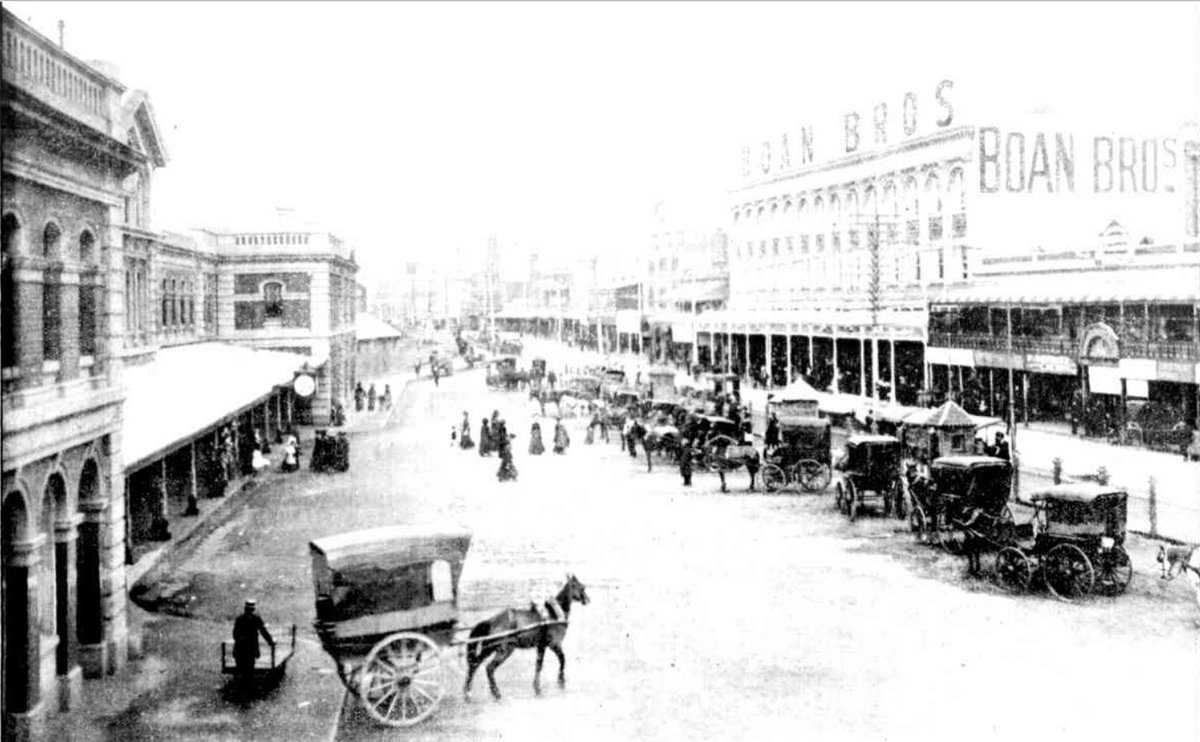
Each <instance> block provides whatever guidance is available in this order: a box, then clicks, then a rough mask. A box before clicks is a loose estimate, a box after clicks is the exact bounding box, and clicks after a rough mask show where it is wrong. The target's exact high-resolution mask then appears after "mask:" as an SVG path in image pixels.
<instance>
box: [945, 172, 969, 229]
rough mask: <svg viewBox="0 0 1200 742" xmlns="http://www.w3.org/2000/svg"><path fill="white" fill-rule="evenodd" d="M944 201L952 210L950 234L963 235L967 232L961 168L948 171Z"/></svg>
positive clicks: (964, 185)
mask: <svg viewBox="0 0 1200 742" xmlns="http://www.w3.org/2000/svg"><path fill="white" fill-rule="evenodd" d="M946 201H947V205H948V206H949V207H950V211H952V212H953V213H952V215H951V217H950V219H951V221H952V222H953V223H952V225H951V230H952V231H951V235H952V236H953V237H965V236H966V234H967V186H966V180H965V179H964V178H963V169H962V168H961V167H956V168H954V169H953V170H951V171H950V179H949V182H948V183H947V185H946Z"/></svg>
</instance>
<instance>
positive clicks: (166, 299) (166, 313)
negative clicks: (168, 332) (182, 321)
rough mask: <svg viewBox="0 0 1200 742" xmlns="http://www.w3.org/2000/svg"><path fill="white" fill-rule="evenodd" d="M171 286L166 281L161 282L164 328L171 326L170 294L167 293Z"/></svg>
mask: <svg viewBox="0 0 1200 742" xmlns="http://www.w3.org/2000/svg"><path fill="white" fill-rule="evenodd" d="M170 286H171V284H169V283H168V282H167V279H165V278H164V279H163V281H162V326H163V327H164V328H165V327H167V326H169V325H170V324H171V292H170V291H169V288H170Z"/></svg>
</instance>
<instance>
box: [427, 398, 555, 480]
mask: <svg viewBox="0 0 1200 742" xmlns="http://www.w3.org/2000/svg"><path fill="white" fill-rule="evenodd" d="M482 418H483V419H482V421H481V422H480V424H479V444H478V447H479V455H480V456H484V457H486V456H491V455H492V454H493V453H496V454H498V455H499V457H500V468H499V470H497V471H496V478H497V479H498V480H500V481H501V482H513V481H516V479H517V467H516V464H515V463H514V461H513V447H512V442H513V440H515V439H516V437H517V436H516V434H515V433H509V432H508V426H507V424H506V423H505V421H504V419H503V418H502V417H500V411H499V410H493V411H492V414H491V417H487V416H482ZM450 445H452V446H453V445H457V446H458V447H459V448H460V449H462V450H464V451H466V450H469V449H472V448H475V447H476V443H475V441H474V440H473V439H472V438H471V415H470V413H468V412H467V411H465V410H464V411H463V416H462V422H461V423H459V424H458V425H456V426H454V427H452V428H451V430H450ZM570 445H571V437H570V435H568V434H567V429H566V427H565V426H564V425H563V424H562V418H558V419H556V420H555V423H554V440H553V446H554V448H553V450H554V453H556V454H560V455H561V454H564V453H566V451H567V448H569V447H570ZM545 451H546V447H545V445H544V444H543V443H542V426H541V424H540V423H538V422H534V423H533V425H532V426H531V427H530V429H529V454H530V455H531V456H540V455H542V454H543V453H545Z"/></svg>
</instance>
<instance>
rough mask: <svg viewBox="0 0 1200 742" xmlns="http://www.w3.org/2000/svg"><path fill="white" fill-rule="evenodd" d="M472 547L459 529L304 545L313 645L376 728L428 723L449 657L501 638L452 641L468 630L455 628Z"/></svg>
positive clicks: (384, 532)
mask: <svg viewBox="0 0 1200 742" xmlns="http://www.w3.org/2000/svg"><path fill="white" fill-rule="evenodd" d="M470 545H471V534H470V533H469V532H467V531H465V530H462V529H457V528H444V529H433V528H421V527H408V526H386V527H382V528H372V529H368V530H364V531H354V532H351V533H342V534H338V535H335V536H328V537H325V538H321V539H317V540H316V541H313V542H311V543H310V544H309V550H310V552H311V554H312V567H313V589H314V592H315V594H316V613H317V620H316V622H315V624H314V627H315V628H316V631H317V636H318V637H319V638H320V640H321V646H322V647H323V648H324V650H325V652H326V653H327V654H329V655H330V657H332V658H333V660H334V662H335V663H336V666H337V674H338V677H339V678H340V679H341V681H342V683H343V684H344V685H345V686H346V690H347V691H348V692H349V693H351V694H352V695H354V696H355V697H356V698H357V699H358V701H359V702H361V703H362V705H363V708H364V709H365V710H366V711H367V713H368V714H370V716H371V717H373V718H374V719H375V720H376V721H378V722H380V723H383V724H387V725H389V726H395V727H406V726H412V725H413V724H416V723H418V722H420V721H422V720H424V719H426V718H428V717H429V716H430V715H431V714H432V713H433V712H434V710H435V709H436V708H437V706H438V704H439V702H440V701H441V700H442V697H443V696H444V695H445V692H446V682H447V678H446V672H447V669H448V668H449V665H450V663H451V659H452V656H453V655H454V654H455V651H452V650H456V649H458V648H462V647H465V646H466V645H467V644H468V643H475V642H482V641H487V640H490V639H497V638H501V636H504V635H489V636H486V637H478V638H474V639H469V640H467V639H458V638H457V637H458V636H459V635H460V634H462V633H465V632H466V631H468V630H469V629H460V628H458V582H459V578H460V577H461V576H462V570H463V562H464V561H465V559H466V555H467V550H468V548H469V547H470ZM545 623H547V624H550V623H559V622H557V621H553V620H551V621H547V622H545Z"/></svg>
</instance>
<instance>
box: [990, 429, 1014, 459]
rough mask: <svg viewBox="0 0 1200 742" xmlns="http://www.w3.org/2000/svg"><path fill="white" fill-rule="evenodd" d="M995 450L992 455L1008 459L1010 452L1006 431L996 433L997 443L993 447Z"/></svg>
mask: <svg viewBox="0 0 1200 742" xmlns="http://www.w3.org/2000/svg"><path fill="white" fill-rule="evenodd" d="M992 448H993V449H994V451H995V453H993V454H992V455H993V456H995V457H996V458H998V459H1004V460H1005V461H1008V460H1009V458H1010V452H1009V450H1008V441H1006V440H1004V433H996V445H995V446H993V447H992Z"/></svg>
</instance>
